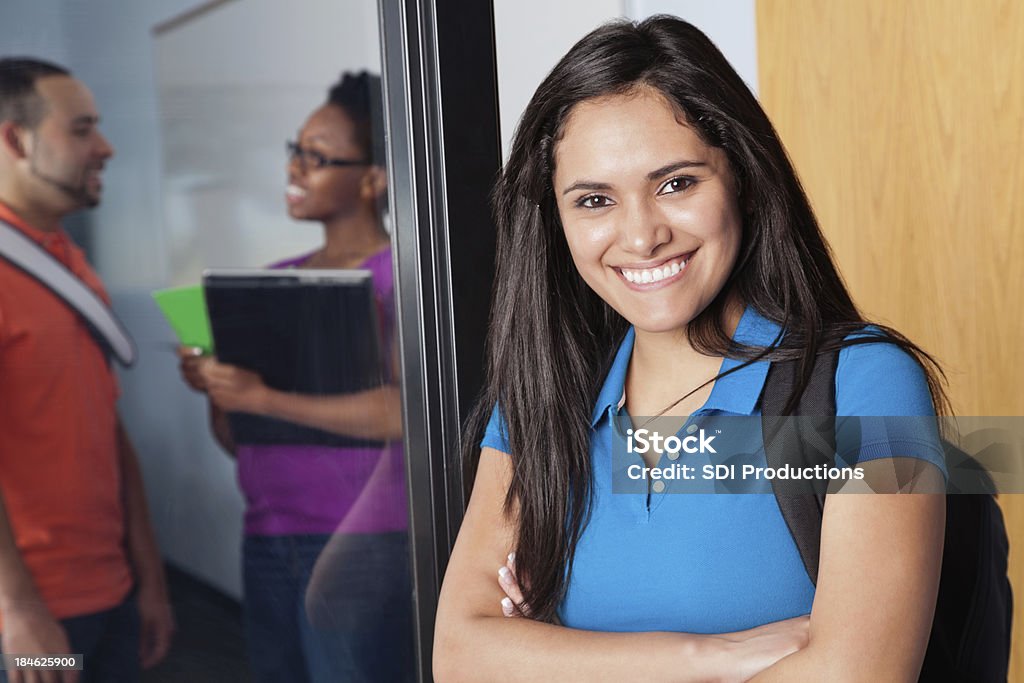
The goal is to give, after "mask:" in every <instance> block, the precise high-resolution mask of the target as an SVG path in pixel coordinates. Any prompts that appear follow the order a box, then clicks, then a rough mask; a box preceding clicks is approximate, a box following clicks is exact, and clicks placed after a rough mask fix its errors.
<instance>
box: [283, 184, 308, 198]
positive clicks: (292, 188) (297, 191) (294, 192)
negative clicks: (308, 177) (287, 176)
mask: <svg viewBox="0 0 1024 683" xmlns="http://www.w3.org/2000/svg"><path fill="white" fill-rule="evenodd" d="M284 193H285V194H286V195H288V196H289V197H305V196H306V191H305V190H303V189H302V188H301V187H299V186H298V185H289V186H288V187H286V188H285V189H284Z"/></svg>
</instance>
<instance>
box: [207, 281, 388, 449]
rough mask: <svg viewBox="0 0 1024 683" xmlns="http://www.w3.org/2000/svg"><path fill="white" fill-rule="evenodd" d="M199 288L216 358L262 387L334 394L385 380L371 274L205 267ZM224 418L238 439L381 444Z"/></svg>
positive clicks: (248, 418) (250, 418) (263, 420)
mask: <svg viewBox="0 0 1024 683" xmlns="http://www.w3.org/2000/svg"><path fill="white" fill-rule="evenodd" d="M203 290H204V293H205V296H206V306H207V309H208V311H209V315H210V329H211V332H212V333H213V343H214V348H215V350H216V353H217V358H218V360H220V361H221V362H224V363H230V364H232V365H238V366H240V367H243V368H246V369H248V370H252V371H254V372H257V373H259V375H260V376H261V377H262V378H263V381H264V382H265V383H266V384H267V386H269V387H272V388H274V389H279V390H281V391H288V392H294V393H302V394H316V395H333V394H346V393H353V392H358V391H363V390H366V389H371V388H373V387H377V386H380V385H381V384H383V383H384V382H385V377H386V373H385V369H384V364H383V361H384V359H383V358H382V354H381V343H380V325H379V324H378V311H377V304H376V299H375V297H374V292H373V281H372V275H371V273H370V271H368V270H306V269H293V270H208V271H206V272H205V273H204V274H203ZM228 419H229V421H230V423H231V433H232V436H233V437H234V440H235V443H237V444H317V445H322V446H334V447H361V448H382V447H383V445H384V444H383V443H382V442H378V441H368V440H364V439H356V438H349V437H344V436H339V435H337V434H332V433H330V432H325V431H322V430H319V429H314V428H311V427H304V426H301V425H297V424H294V423H291V422H285V421H283V420H277V419H273V418H267V417H261V416H258V415H250V414H246V413H231V414H229V416H228Z"/></svg>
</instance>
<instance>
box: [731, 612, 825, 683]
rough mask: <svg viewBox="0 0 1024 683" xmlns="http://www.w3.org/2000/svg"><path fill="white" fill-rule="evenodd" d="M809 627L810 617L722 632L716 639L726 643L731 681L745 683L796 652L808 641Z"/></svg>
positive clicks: (805, 645)
mask: <svg viewBox="0 0 1024 683" xmlns="http://www.w3.org/2000/svg"><path fill="white" fill-rule="evenodd" d="M810 625H811V618H810V616H802V617H793V618H792V619H786V620H785V621H775V622H772V623H770V624H765V625H763V626H758V627H756V628H752V629H747V630H746V631H737V632H735V633H723V634H722V635H720V636H719V637H720V638H722V639H723V640H725V641H728V642H727V647H726V652H727V653H728V655H729V657H730V661H731V662H732V663H733V666H730V667H729V670H730V673H731V674H733V675H735V676H736V679H735V680H739V681H746V680H747V679H750V678H753V677H754V676H756V675H757V674H759V673H761V672H762V671H764V670H765V669H767V668H768V667H770V666H773V665H774V664H775V663H776V662H778V661H779V660H781V659H784V658H786V657H788V656H789V655H791V654H793V653H794V652H799V651H800V650H802V649H804V648H805V647H807V644H808V643H809V642H810Z"/></svg>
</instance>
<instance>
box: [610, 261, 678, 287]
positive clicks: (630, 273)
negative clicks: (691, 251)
mask: <svg viewBox="0 0 1024 683" xmlns="http://www.w3.org/2000/svg"><path fill="white" fill-rule="evenodd" d="M686 263H687V262H686V260H683V261H674V262H672V263H670V264H668V265H665V266H659V267H657V268H646V269H644V270H626V269H625V268H623V269H622V274H623V275H624V276H625V278H626V279H627V280H629V281H630V282H641V283H646V282H658V281H660V280H664V279H665V278H669V277H672V276H673V275H678V274H679V271H681V270H682V269H683V268H685V267H686Z"/></svg>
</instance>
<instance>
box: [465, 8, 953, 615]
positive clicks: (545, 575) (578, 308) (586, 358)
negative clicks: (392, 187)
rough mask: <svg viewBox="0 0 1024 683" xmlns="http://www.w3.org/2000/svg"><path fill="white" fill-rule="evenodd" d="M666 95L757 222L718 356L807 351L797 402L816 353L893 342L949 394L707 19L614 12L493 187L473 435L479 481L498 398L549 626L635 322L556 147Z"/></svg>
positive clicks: (537, 100)
mask: <svg viewBox="0 0 1024 683" xmlns="http://www.w3.org/2000/svg"><path fill="white" fill-rule="evenodd" d="M638 87H648V88H653V89H655V90H657V91H658V92H660V93H661V94H662V95H663V96H664V97H666V98H667V100H668V101H669V102H670V103H672V104H673V106H675V107H676V108H677V109H678V111H679V113H680V114H681V115H682V116H683V117H684V118H685V120H686V121H687V122H688V124H689V125H690V126H692V127H693V128H694V129H695V130H696V131H697V133H698V134H699V135H700V136H701V138H702V139H703V140H704V142H705V143H707V144H709V145H712V146H714V147H718V148H721V149H722V150H723V151H724V152H725V153H726V155H727V156H728V160H729V166H730V169H731V171H732V173H733V175H734V177H735V179H736V181H737V184H738V187H739V205H740V209H741V212H742V213H743V215H744V216H745V218H744V223H743V229H742V242H741V247H740V252H739V256H738V258H737V262H736V265H735V268H734V269H733V271H732V273H731V275H730V277H729V280H728V281H727V283H726V285H725V287H724V288H723V290H722V291H721V292H720V293H719V295H718V296H717V298H716V299H714V301H713V302H712V303H711V304H710V305H709V306H708V307H707V308H706V309H705V310H704V311H702V312H701V313H700V314H699V315H698V316H697V317H696V318H695V319H694V320H693V321H691V323H690V324H689V327H688V336H689V340H690V342H691V344H692V345H693V347H694V348H695V349H697V350H699V351H700V352H702V353H705V354H708V355H715V356H727V357H732V358H741V359H745V360H747V361H748V362H753V361H754V360H756V359H761V358H767V359H771V360H782V359H794V358H795V359H799V361H800V363H799V367H800V369H801V372H800V378H801V379H800V381H798V382H797V386H796V387H795V390H794V395H793V399H792V400H795V399H796V398H797V397H798V396H799V394H800V393H801V392H802V390H803V387H804V386H805V385H806V382H807V380H808V378H809V376H810V370H811V367H812V365H813V361H814V358H815V356H816V354H818V353H819V352H821V351H824V350H829V349H836V348H839V347H842V346H848V345H852V344H860V343H872V342H878V341H886V342H889V343H892V344H896V345H897V346H899V347H900V348H902V349H904V350H905V351H907V352H908V353H910V354H911V355H912V356H913V357H914V358H915V359H917V361H918V362H919V363H920V364H921V365H922V367H923V368H924V369H925V373H926V376H927V378H928V384H929V389H930V390H931V394H932V399H933V402H934V404H935V407H936V409H937V410H938V411H939V412H943V411H945V410H947V409H948V403H947V400H946V398H945V394H944V392H943V388H942V385H943V381H944V378H943V377H942V373H941V370H940V369H939V367H938V365H937V364H936V363H935V361H934V360H933V359H932V358H931V357H930V356H928V354H926V353H924V352H923V351H922V350H921V349H919V348H918V347H917V346H915V345H914V344H913V343H912V342H910V341H909V340H908V339H907V338H905V337H904V336H902V335H901V334H899V333H898V332H896V331H895V330H892V329H890V328H888V327H885V326H883V325H876V326H875V327H874V328H873V329H874V332H873V333H870V334H867V335H866V336H860V337H859V338H856V339H851V340H846V339H844V338H845V337H846V336H847V335H849V334H851V333H853V332H857V331H862V330H863V329H864V327H865V325H866V324H867V321H866V320H865V319H864V318H863V316H862V315H861V314H860V312H859V311H858V310H857V308H856V306H855V305H854V303H853V300H852V299H851V297H850V295H849V293H848V292H847V290H846V287H845V285H844V283H843V281H842V278H841V277H840V275H839V272H838V271H837V269H836V266H835V264H834V263H833V260H832V255H831V252H830V250H829V247H828V245H827V244H826V242H825V239H824V237H823V236H822V234H821V230H820V228H819V226H818V222H817V220H816V219H815V217H814V213H813V211H812V210H811V207H810V203H809V202H808V200H807V197H806V195H805V194H804V191H803V188H802V187H801V185H800V181H799V180H798V179H797V176H796V172H795V171H794V170H793V166H792V164H791V163H790V161H789V158H788V157H787V155H786V152H785V150H784V149H783V146H782V143H781V142H780V141H779V138H778V135H777V134H776V132H775V129H774V128H773V127H772V124H771V122H770V121H769V120H768V117H767V116H766V115H765V113H764V111H763V110H762V109H761V106H760V105H759V104H758V102H757V100H756V99H755V97H754V95H753V94H752V93H751V92H750V90H749V89H748V88H747V86H746V85H745V84H744V82H743V80H742V79H741V78H740V77H739V75H738V74H737V73H736V72H735V71H734V70H733V68H732V67H731V66H730V65H729V63H728V62H727V61H726V59H725V57H723V56H722V54H721V52H719V51H718V49H717V48H716V47H715V46H714V44H713V43H712V42H711V41H710V40H709V39H708V38H707V36H705V35H704V34H703V33H701V32H700V31H699V30H698V29H697V28H695V27H694V26H692V25H691V24H688V23H686V22H684V21H681V20H679V19H676V18H674V17H668V16H656V17H652V18H650V19H647V20H645V21H642V22H639V23H633V22H626V21H616V22H612V23H609V24H605V25H604V26H601V27H600V28H598V29H596V30H595V31H593V32H591V33H590V34H589V35H587V36H586V37H584V38H583V39H582V40H580V41H579V42H578V43H576V45H575V46H573V48H572V49H571V50H570V51H569V52H568V54H566V55H565V57H563V58H562V60H561V61H560V62H559V63H558V64H557V66H555V68H554V69H553V70H552V71H551V73H550V74H549V75H548V76H547V78H545V79H544V82H543V83H541V85H540V87H539V88H537V92H536V93H535V94H534V96H533V99H532V100H530V103H529V105H528V106H527V108H526V111H525V113H524V114H523V117H522V120H521V121H520V123H519V127H518V129H517V131H516V135H515V139H514V142H513V144H512V150H511V154H510V156H509V160H508V163H507V164H506V165H505V167H504V169H503V171H502V173H501V175H500V178H499V180H498V182H497V185H496V187H495V189H494V195H493V206H494V213H495V220H496V223H497V229H498V235H497V257H496V274H495V289H494V299H493V303H492V309H491V326H490V331H489V336H488V342H487V348H488V361H487V384H486V387H485V389H484V391H483V394H482V397H481V400H480V402H479V403H478V405H477V407H476V409H475V410H474V412H473V414H472V415H471V417H470V419H469V421H468V424H467V431H466V435H467V438H466V439H464V443H465V444H466V446H465V451H464V456H465V462H466V464H467V467H466V481H467V482H471V481H472V477H473V475H474V472H475V469H476V464H477V462H478V459H479V446H478V444H479V440H478V439H479V435H480V433H481V432H482V430H483V425H484V424H485V423H486V421H487V419H488V417H489V416H490V414H491V411H492V409H493V408H494V406H495V405H497V406H500V410H501V414H502V416H503V417H504V420H505V424H506V427H507V436H508V444H509V453H510V456H511V458H512V467H513V473H512V480H511V484H510V486H509V489H508V494H507V497H506V500H505V510H506V513H507V514H514V515H515V516H516V518H517V520H516V521H517V527H518V532H517V536H516V539H515V550H516V570H517V574H518V575H519V579H520V582H521V584H522V586H523V591H524V597H525V601H526V603H527V604H528V605H529V607H530V610H531V613H532V615H533V617H534V618H537V619H541V620H545V621H550V620H552V619H553V618H554V616H555V611H556V609H557V607H558V604H559V602H560V601H561V600H562V598H563V597H564V595H565V591H566V587H567V585H568V580H569V576H570V575H571V573H572V564H573V557H574V554H575V548H576V543H577V541H578V539H579V537H580V533H581V530H582V529H583V526H584V525H585V523H586V521H587V518H588V514H589V510H590V502H591V493H592V481H591V480H592V472H591V463H590V449H589V445H590V411H591V409H592V407H593V404H594V401H595V400H596V397H597V393H598V390H599V389H600V386H601V384H602V382H603V380H604V376H605V374H606V372H607V370H608V368H609V365H610V361H611V358H612V355H613V354H614V352H615V350H616V348H617V346H618V344H619V342H620V341H621V339H622V337H623V335H624V333H625V331H626V329H627V327H628V323H627V322H626V321H625V320H624V319H623V318H622V317H621V316H619V314H618V313H616V312H615V311H614V310H612V308H611V307H610V306H608V304H606V303H605V302H604V301H602V300H601V299H600V298H599V297H598V296H597V295H596V294H595V293H594V292H593V291H592V290H590V289H589V287H587V285H586V284H585V283H584V282H583V280H582V278H581V277H580V275H579V274H578V273H577V271H576V269H575V267H574V265H573V261H572V258H571V256H570V253H569V248H568V246H567V244H566V240H565V237H564V235H563V231H562V225H561V222H560V219H559V215H558V209H557V207H556V204H555V197H554V193H553V187H552V176H553V172H554V163H555V158H554V151H555V146H556V145H557V143H558V141H559V139H560V136H561V135H562V132H563V127H564V125H565V122H566V119H567V118H568V116H569V113H570V112H571V111H572V109H573V107H575V106H576V105H577V104H579V103H580V102H584V101H586V100H590V99H592V98H596V97H601V96H607V95H615V94H623V93H628V92H631V91H633V90H635V89H636V88H638ZM730 294H735V295H737V297H738V298H739V300H741V301H742V302H743V303H744V304H746V305H749V306H752V307H753V308H754V309H755V310H756V311H757V312H758V313H760V314H761V315H762V316H764V317H765V318H768V319H769V320H772V321H775V322H777V323H779V324H780V325H781V326H782V328H783V330H784V331H785V336H784V337H783V338H781V339H778V340H776V342H775V343H773V344H772V345H771V346H769V347H767V348H754V347H747V346H742V345H737V344H735V343H733V342H732V340H731V339H730V336H729V334H728V333H727V332H726V330H725V329H724V328H723V317H724V316H723V308H724V306H725V304H726V300H727V298H729V295H730Z"/></svg>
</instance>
